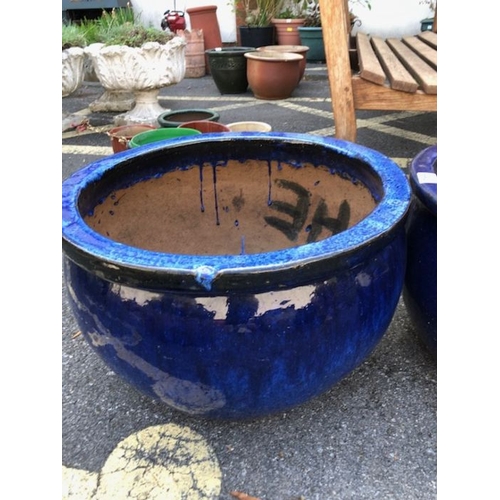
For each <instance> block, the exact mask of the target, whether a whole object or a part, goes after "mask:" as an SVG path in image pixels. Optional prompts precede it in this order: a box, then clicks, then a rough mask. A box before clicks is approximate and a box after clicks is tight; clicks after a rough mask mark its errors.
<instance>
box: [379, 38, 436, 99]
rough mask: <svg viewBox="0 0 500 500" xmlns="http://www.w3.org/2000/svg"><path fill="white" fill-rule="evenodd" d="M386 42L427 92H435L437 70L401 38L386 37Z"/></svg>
mask: <svg viewBox="0 0 500 500" xmlns="http://www.w3.org/2000/svg"><path fill="white" fill-rule="evenodd" d="M387 44H388V45H389V47H391V49H392V50H393V51H394V53H395V54H396V55H397V56H398V57H399V60H400V61H401V62H402V63H403V64H404V65H405V67H406V69H407V70H408V71H409V72H410V73H411V74H412V75H413V76H414V77H415V79H416V80H417V81H418V83H419V84H420V85H421V86H422V89H423V90H424V92H426V93H427V94H437V71H436V70H435V69H434V68H431V67H430V66H429V65H428V64H427V63H426V62H424V61H423V60H422V59H420V57H418V56H417V55H416V54H415V52H413V51H412V50H411V49H409V48H408V47H407V46H406V45H405V44H404V43H403V42H402V41H401V40H397V39H395V38H389V39H387Z"/></svg>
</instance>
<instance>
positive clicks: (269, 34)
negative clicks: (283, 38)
mask: <svg viewBox="0 0 500 500" xmlns="http://www.w3.org/2000/svg"><path fill="white" fill-rule="evenodd" d="M282 3H283V0H236V9H237V10H239V11H240V12H241V13H242V14H243V23H244V24H243V25H241V26H239V33H240V41H241V45H243V46H245V47H262V46H263V45H274V43H275V39H276V35H275V32H276V29H275V27H274V26H273V24H272V22H271V20H272V19H273V18H274V17H276V15H277V14H278V12H279V10H280V8H281V5H282Z"/></svg>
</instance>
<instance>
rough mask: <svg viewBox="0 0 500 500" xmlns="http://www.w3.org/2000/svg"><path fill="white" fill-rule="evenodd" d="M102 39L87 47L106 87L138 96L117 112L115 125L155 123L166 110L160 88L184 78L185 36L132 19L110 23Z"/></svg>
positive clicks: (100, 79)
mask: <svg viewBox="0 0 500 500" xmlns="http://www.w3.org/2000/svg"><path fill="white" fill-rule="evenodd" d="M99 39H100V40H101V42H97V43H92V44H90V45H89V46H88V47H87V48H86V49H85V53H86V54H88V55H89V57H90V58H91V59H92V62H93V65H94V69H95V72H96V75H97V77H98V78H99V81H100V82H101V84H102V85H103V86H104V87H105V88H110V89H114V90H118V91H120V90H121V91H129V92H133V93H134V96H135V105H134V107H133V108H132V109H131V110H130V111H128V112H126V113H124V114H121V115H118V116H117V117H116V118H115V124H116V125H125V124H148V125H155V124H156V119H157V117H158V115H160V114H161V113H163V112H165V111H166V110H165V108H163V107H162V106H160V104H159V103H158V93H159V91H160V89H161V88H163V87H167V86H169V85H173V84H175V83H178V82H180V81H181V80H182V79H183V78H184V75H185V71H186V64H185V57H184V55H185V47H186V41H185V39H184V38H183V37H180V36H177V35H174V34H173V33H171V32H169V31H163V30H159V29H156V28H152V27H145V26H142V25H139V24H135V23H131V22H126V23H123V24H116V25H109V26H107V29H106V30H103V31H101V32H100V33H99Z"/></svg>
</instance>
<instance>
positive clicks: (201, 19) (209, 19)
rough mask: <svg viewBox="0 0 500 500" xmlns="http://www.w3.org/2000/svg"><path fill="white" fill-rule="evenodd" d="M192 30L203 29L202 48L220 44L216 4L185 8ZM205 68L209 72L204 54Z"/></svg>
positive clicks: (211, 47)
mask: <svg viewBox="0 0 500 500" xmlns="http://www.w3.org/2000/svg"><path fill="white" fill-rule="evenodd" d="M186 12H187V13H188V15H189V21H190V24H191V29H192V30H195V29H196V30H202V31H203V42H204V50H207V49H213V48H215V47H221V46H222V37H221V34H220V27H219V22H218V20H217V5H205V6H201V7H192V8H190V9H186ZM205 69H206V72H207V73H210V67H209V65H208V58H207V57H206V55H205Z"/></svg>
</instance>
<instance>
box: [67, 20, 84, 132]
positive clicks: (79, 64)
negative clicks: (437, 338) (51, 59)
mask: <svg viewBox="0 0 500 500" xmlns="http://www.w3.org/2000/svg"><path fill="white" fill-rule="evenodd" d="M86 45H87V41H86V38H85V36H84V34H83V33H82V31H81V29H80V28H79V26H77V25H75V24H63V26H62V96H63V97H67V96H69V95H70V94H72V93H73V92H75V91H76V90H77V89H78V87H80V85H81V84H82V82H83V77H84V73H85V72H84V61H85V52H84V47H85V46H86ZM84 120H85V117H83V116H79V115H74V114H70V113H63V115H62V130H63V132H64V131H65V130H67V129H70V128H74V127H77V126H78V125H80V124H81V123H83V121H84Z"/></svg>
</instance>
